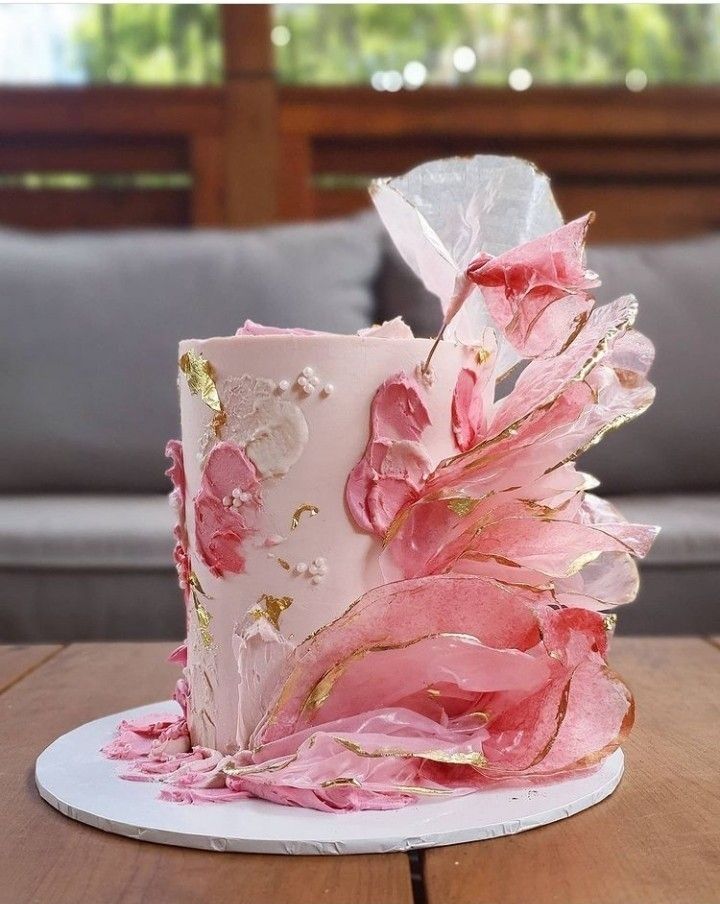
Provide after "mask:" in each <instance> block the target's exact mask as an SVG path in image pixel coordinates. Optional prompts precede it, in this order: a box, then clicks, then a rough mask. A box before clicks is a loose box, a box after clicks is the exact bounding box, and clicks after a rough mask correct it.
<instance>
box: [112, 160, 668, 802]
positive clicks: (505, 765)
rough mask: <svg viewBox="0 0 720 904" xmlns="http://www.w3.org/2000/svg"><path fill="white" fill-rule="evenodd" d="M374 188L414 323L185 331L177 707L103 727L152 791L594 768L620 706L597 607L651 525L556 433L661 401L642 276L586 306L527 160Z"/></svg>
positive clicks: (195, 796)
mask: <svg viewBox="0 0 720 904" xmlns="http://www.w3.org/2000/svg"><path fill="white" fill-rule="evenodd" d="M373 197H374V200H375V203H376V206H377V208H378V210H379V212H380V215H381V217H382V218H383V220H384V222H385V224H386V226H387V227H388V229H389V231H390V233H391V235H392V237H393V239H394V240H395V242H396V244H397V246H398V249H399V250H400V252H401V254H402V255H403V256H404V258H405V259H406V261H407V262H408V264H409V265H410V266H412V267H413V269H414V270H415V271H416V272H417V273H418V275H420V276H421V278H422V279H423V280H424V282H425V284H426V285H427V286H428V288H430V289H431V290H432V291H433V292H435V293H436V294H437V295H438V297H439V298H440V301H441V303H442V306H443V313H444V322H443V329H442V331H441V334H440V337H438V338H436V340H435V341H433V340H432V339H420V338H415V337H414V336H413V335H412V333H411V331H410V330H409V328H408V327H407V326H406V325H405V324H404V323H403V322H402V321H401V320H399V319H398V320H395V321H391V322H389V323H385V324H383V325H381V326H377V327H373V328H370V329H368V330H364V331H361V334H359V335H356V336H339V335H332V334H328V333H322V332H312V331H306V330H299V329H288V330H280V329H273V328H267V327H261V326H259V325H257V324H253V323H251V322H247V323H246V324H245V326H243V327H242V328H241V329H239V330H238V333H237V334H236V335H235V336H231V337H225V338H213V339H204V340H198V339H191V340H187V341H184V342H182V343H181V344H180V353H179V387H180V407H181V420H182V440H181V441H172V442H171V443H169V445H168V454H169V456H170V458H171V462H172V464H171V467H170V469H169V471H168V474H169V476H170V478H171V479H172V482H173V485H174V489H173V493H172V497H171V498H172V501H173V504H174V506H175V509H176V511H177V516H178V523H177V527H176V531H175V534H176V541H177V543H176V549H175V560H176V564H177V568H178V573H179V576H180V585H181V587H182V590H183V595H184V600H185V606H186V615H187V641H186V643H185V644H183V645H182V646H181V647H179V648H178V649H177V650H176V651H175V653H174V654H173V659H174V660H176V661H177V662H178V663H179V665H180V666H181V667H182V670H183V673H182V677H181V678H180V680H179V682H178V686H177V689H176V695H175V696H176V700H177V702H178V703H179V705H180V709H181V713H179V714H170V715H165V714H160V715H157V716H150V717H146V718H144V719H142V720H136V721H133V722H124V723H123V724H122V725H121V726H120V728H119V730H118V735H117V737H116V738H115V739H114V740H113V741H112V742H111V743H110V744H109V745H108V746H107V747H106V748H105V752H106V753H107V754H108V755H109V756H111V757H115V758H117V759H121V760H125V761H127V762H126V763H125V767H124V777H127V778H131V779H134V780H145V781H158V782H160V783H161V788H162V790H161V794H162V796H163V797H166V798H168V799H171V800H177V801H184V802H198V801H225V800H235V799H240V798H242V797H245V796H248V795H253V796H257V797H262V798H265V799H267V800H271V801H275V802H278V803H283V804H294V805H300V806H306V807H313V808H316V809H324V810H344V809H364V808H367V809H384V808H391V807H399V806H404V805H405V804H408V803H412V802H413V801H415V800H417V799H418V797H420V796H422V795H452V794H465V793H469V792H473V791H482V789H483V788H484V787H488V785H489V784H492V783H497V782H500V781H502V782H513V783H520V784H530V783H531V782H534V781H542V780H547V779H548V777H555V778H557V777H562V776H566V775H572V774H574V773H577V772H578V771H581V770H586V769H590V768H593V767H594V766H596V765H597V764H599V763H600V762H602V761H603V760H604V758H606V757H607V756H608V755H609V754H610V753H612V752H613V751H614V750H615V749H616V748H617V747H618V746H619V744H620V743H621V741H622V739H623V738H624V737H625V735H626V734H627V732H628V731H629V729H630V727H631V725H632V717H633V704H632V697H631V694H630V692H629V690H628V689H627V687H626V686H625V685H624V683H623V682H622V680H621V679H620V678H619V677H618V676H617V675H615V674H613V673H612V672H611V671H610V670H609V668H608V666H607V659H606V657H607V647H608V643H609V639H610V637H611V635H612V630H613V627H614V616H613V615H607V614H606V613H607V612H608V611H610V610H612V609H614V608H615V607H617V606H620V605H622V604H625V603H628V602H630V601H632V599H633V598H634V597H635V595H636V593H637V588H638V572H637V566H636V564H635V561H634V559H635V558H638V557H642V556H643V555H645V554H646V552H647V551H648V549H649V547H650V545H651V543H652V540H653V538H654V536H655V534H656V532H657V531H656V529H655V528H652V527H648V526H645V525H638V524H629V523H628V522H627V521H625V519H624V518H623V517H622V516H621V515H620V514H619V513H618V512H617V511H616V510H615V509H614V508H613V507H612V506H610V505H609V504H608V503H607V502H604V501H603V500H602V499H601V498H599V497H598V496H596V495H594V494H593V493H592V492H591V490H592V489H594V488H595V487H596V486H597V482H596V481H594V480H593V479H592V478H591V477H590V476H589V475H587V474H585V473H583V472H582V471H580V470H578V468H577V467H576V459H577V458H578V456H579V455H580V454H581V453H582V452H583V451H584V450H585V449H587V448H588V447H589V446H591V445H593V444H594V443H596V442H597V441H599V439H600V438H601V437H602V436H603V435H604V434H605V433H606V432H607V431H608V430H610V429H613V428H615V427H618V426H620V425H621V424H622V423H624V422H625V421H627V420H630V419H632V418H633V417H635V416H637V415H638V414H640V413H642V411H644V410H645V409H646V408H647V407H648V406H649V405H650V403H651V402H652V399H653V393H654V390H653V388H652V386H651V385H650V383H649V382H648V380H647V372H648V369H649V367H650V364H651V362H652V358H653V349H652V346H651V344H650V343H649V341H648V340H647V339H646V338H645V337H644V336H642V334H640V333H638V332H637V331H636V330H635V329H634V326H633V324H634V320H635V316H636V312H637V304H636V302H635V300H634V298H632V296H626V297H623V298H620V299H618V300H617V301H615V302H613V303H612V304H609V305H606V306H603V307H595V306H594V298H593V295H592V289H593V288H594V287H596V286H597V285H598V284H599V280H598V278H597V276H596V275H595V274H593V273H591V272H589V271H588V270H587V269H586V266H585V259H584V240H585V234H586V231H587V228H588V225H589V223H590V221H591V216H590V215H588V216H586V217H583V218H581V219H579V220H576V221H574V222H572V223H568V224H566V225H564V224H563V222H562V219H561V217H560V214H559V212H558V210H557V207H556V206H555V203H554V201H553V199H552V193H551V192H550V188H549V183H548V181H547V179H546V177H544V176H543V175H542V174H540V173H538V172H537V171H536V170H535V169H534V168H533V167H532V166H530V165H529V164H527V163H525V162H523V161H519V160H514V159H505V158H498V157H487V158H484V157H479V158H475V159H473V160H453V161H438V162H436V163H433V164H428V165H426V166H423V167H419V168H418V169H417V170H414V171H412V172H411V173H409V174H408V175H407V176H404V177H401V178H399V179H394V180H383V181H381V182H378V183H376V184H375V185H374V186H373Z"/></svg>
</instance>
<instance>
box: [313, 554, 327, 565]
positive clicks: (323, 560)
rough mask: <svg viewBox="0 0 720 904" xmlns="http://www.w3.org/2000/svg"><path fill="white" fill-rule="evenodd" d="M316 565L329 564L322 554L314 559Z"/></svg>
mask: <svg viewBox="0 0 720 904" xmlns="http://www.w3.org/2000/svg"><path fill="white" fill-rule="evenodd" d="M313 561H314V563H315V564H316V565H327V562H326V560H325V559H324V558H323V557H322V556H318V557H317V558H316V559H314V560H313Z"/></svg>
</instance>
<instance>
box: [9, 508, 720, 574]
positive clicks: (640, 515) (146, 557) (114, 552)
mask: <svg viewBox="0 0 720 904" xmlns="http://www.w3.org/2000/svg"><path fill="white" fill-rule="evenodd" d="M612 501H613V502H614V503H615V504H616V505H617V506H618V508H619V509H620V511H621V512H622V513H623V515H625V517H626V518H628V519H629V520H631V521H639V522H644V523H647V524H658V525H660V526H661V528H662V530H661V532H660V535H659V537H658V539H657V540H656V542H655V545H654V547H653V549H652V552H651V553H650V556H649V557H648V559H647V565H648V567H651V566H655V565H657V566H661V565H662V566H666V565H688V566H697V565H712V564H720V494H719V493H715V494H707V495H695V494H678V495H670V494H668V495H658V496H620V497H616V498H614V499H613V500H612ZM172 524H173V514H172V512H171V510H170V507H169V505H168V500H167V497H166V496H160V495H150V496H82V495H78V496H36V497H33V496H5V497H0V568H6V567H7V568H10V567H16V568H17V567H24V568H36V569H42V568H91V569H101V568H111V569H128V570H142V569H147V568H168V569H171V568H172V555H171V551H172V546H173V540H172Z"/></svg>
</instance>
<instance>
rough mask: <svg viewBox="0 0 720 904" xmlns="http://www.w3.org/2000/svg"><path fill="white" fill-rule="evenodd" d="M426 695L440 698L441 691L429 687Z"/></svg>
mask: <svg viewBox="0 0 720 904" xmlns="http://www.w3.org/2000/svg"><path fill="white" fill-rule="evenodd" d="M425 693H426V694H428V696H430V697H439V696H440V691H439V690H438V689H437V688H436V687H427V688H425Z"/></svg>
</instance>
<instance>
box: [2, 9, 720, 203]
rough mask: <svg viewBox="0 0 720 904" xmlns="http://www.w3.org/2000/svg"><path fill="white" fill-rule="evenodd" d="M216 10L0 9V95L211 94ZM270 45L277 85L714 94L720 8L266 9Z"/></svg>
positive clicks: (44, 180)
mask: <svg viewBox="0 0 720 904" xmlns="http://www.w3.org/2000/svg"><path fill="white" fill-rule="evenodd" d="M220 20H221V17H220V14H219V9H218V6H217V5H216V4H184V5H181V4H134V5H131V4H122V3H118V4H107V5H100V4H88V5H81V4H53V5H50V4H23V5H20V4H2V5H0V85H2V84H5V85H33V84H34V85H73V84H75V85H82V84H90V85H102V84H121V85H166V86H170V85H176V86H180V85H213V84H220V83H221V82H222V78H223V74H222V73H223V52H222V34H221V21H220ZM271 41H272V44H273V46H274V52H275V62H276V70H277V76H278V80H279V82H280V83H282V84H288V85H317V86H332V85H365V86H371V87H372V88H374V89H376V90H377V91H391V92H395V91H403V90H418V89H419V90H422V88H423V86H425V85H445V86H456V85H478V86H496V87H510V88H512V89H514V90H517V91H525V90H531V89H532V87H533V86H537V85H557V86H574V85H623V84H624V85H626V86H627V88H628V89H630V90H632V91H641V90H643V89H644V88H646V87H647V86H651V85H655V84H658V85H659V84H702V83H718V82H720V4H707V5H701V4H683V5H681V4H669V5H661V4H638V5H632V4H628V5H622V4H608V5H595V4H577V5H559V4H544V5H531V4H522V5H508V4H487V5H480V4H447V5H446V4H422V5H421V4H411V5H399V4H398V5H385V4H352V5H351V4H343V5H329V6H325V5H320V4H297V5H291V4H278V5H275V6H274V8H273V26H272V31H271ZM189 178H190V177H189V175H188V174H187V173H136V174H129V175H125V174H107V175H88V174H84V173H18V174H0V188H1V187H10V186H22V187H24V188H29V189H32V188H55V189H75V190H77V189H82V188H98V187H100V188H108V189H113V188H116V189H119V188H125V187H128V186H129V185H132V186H133V187H143V188H145V189H152V188H177V189H183V188H186V187H187V186H188V184H189Z"/></svg>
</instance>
